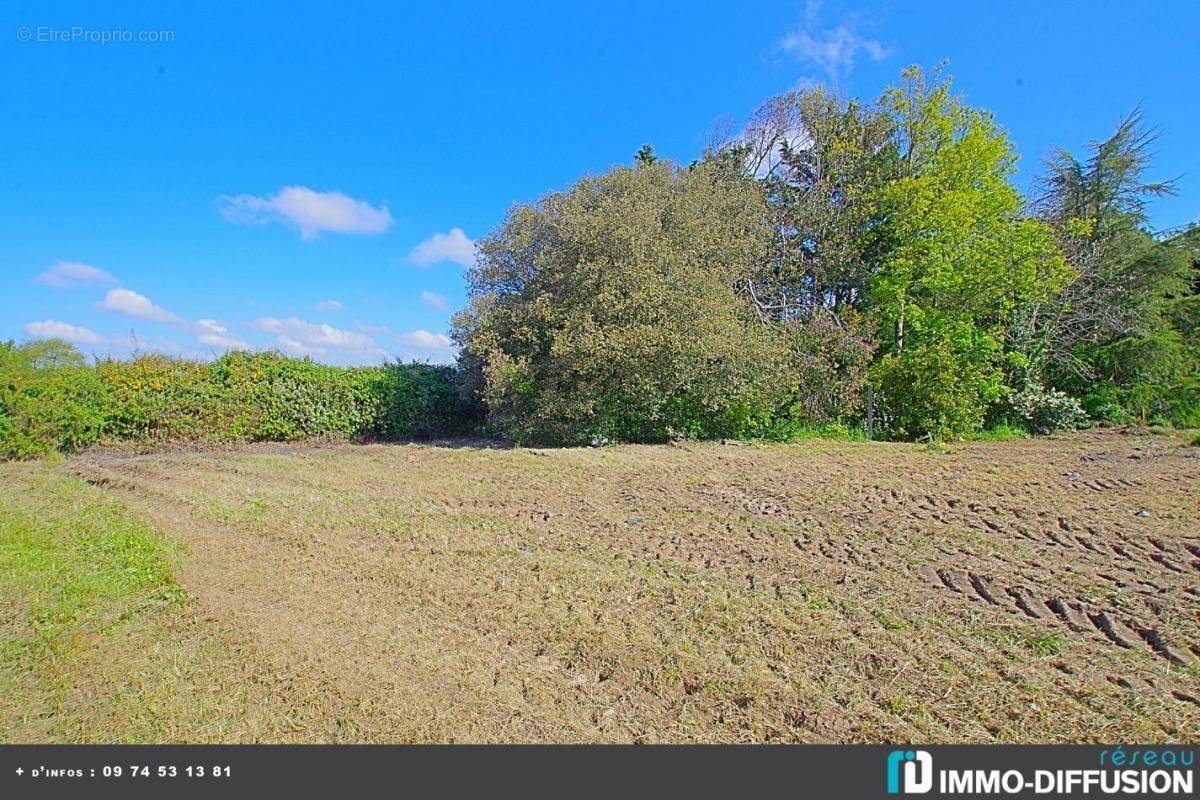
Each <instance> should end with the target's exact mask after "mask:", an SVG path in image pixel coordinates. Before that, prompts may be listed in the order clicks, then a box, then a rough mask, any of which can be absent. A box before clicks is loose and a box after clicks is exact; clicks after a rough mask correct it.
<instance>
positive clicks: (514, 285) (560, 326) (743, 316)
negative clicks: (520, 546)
mask: <svg viewBox="0 0 1200 800" xmlns="http://www.w3.org/2000/svg"><path fill="white" fill-rule="evenodd" d="M766 218H767V207H766V204H765V202H764V201H763V198H762V196H761V193H760V192H759V191H758V189H757V187H756V186H755V185H754V182H753V181H752V180H749V179H747V178H745V177H743V176H741V175H740V174H738V172H737V170H734V169H730V168H728V167H727V166H725V165H722V164H720V163H718V162H716V161H710V162H706V163H704V164H699V165H696V166H695V167H693V168H691V169H682V170H681V169H676V168H674V167H673V166H672V165H670V164H668V163H666V162H663V161H656V160H653V159H652V157H650V156H649V154H644V155H643V156H642V157H641V158H639V160H638V166H636V167H634V168H621V169H616V170H613V171H611V172H609V173H607V174H605V175H602V176H600V177H598V178H588V179H585V180H582V181H580V182H579V183H577V184H576V185H575V186H574V187H572V188H571V189H570V190H569V191H567V192H564V193H555V194H550V195H548V196H546V197H545V198H543V199H542V200H541V201H539V202H538V203H537V204H536V205H532V206H520V207H517V208H515V209H514V210H513V211H512V213H511V214H510V215H509V217H508V219H507V220H506V221H505V222H504V224H503V225H502V226H501V227H500V229H499V230H498V231H496V232H495V233H494V234H493V235H491V236H489V237H488V238H487V239H485V240H484V241H483V242H481V243H480V246H479V258H478V263H477V264H476V266H475V267H474V268H473V269H472V270H471V272H470V276H469V285H470V288H471V293H472V295H473V298H474V300H473V302H472V304H471V306H470V308H469V309H468V310H467V311H465V312H464V313H462V314H460V315H459V316H458V317H457V319H456V331H455V335H456V338H457V339H458V341H459V342H460V343H461V345H462V359H463V362H464V364H465V365H466V367H467V369H468V371H469V374H470V380H471V382H472V384H473V385H474V386H476V387H478V390H479V391H480V393H481V394H482V397H483V399H484V401H485V403H486V405H487V408H488V417H489V421H490V422H491V423H492V424H493V425H494V426H495V427H496V428H497V429H498V430H500V431H501V432H503V433H504V434H506V435H508V436H511V437H513V438H515V439H517V440H519V441H527V442H556V443H571V444H578V443H584V442H588V441H591V440H592V439H594V438H597V437H603V438H606V439H615V440H626V441H628V440H633V441H662V440H665V439H667V438H670V437H675V436H688V437H713V436H729V435H736V434H738V433H739V432H741V431H743V430H745V429H747V428H748V427H753V426H754V425H756V424H759V423H761V422H765V421H767V420H769V418H770V417H771V415H772V413H773V412H774V410H775V407H776V406H777V405H778V404H779V403H780V402H781V401H782V400H783V397H784V395H783V389H784V387H783V386H781V385H780V383H779V377H780V376H781V374H782V373H781V365H782V364H783V362H784V361H785V360H786V352H785V349H784V347H783V346H782V342H781V341H780V340H778V338H777V337H773V336H772V335H771V332H770V331H769V330H768V329H766V328H764V327H763V326H762V325H760V324H758V322H757V321H756V320H754V319H753V317H752V316H751V314H750V313H749V309H748V308H747V307H746V305H745V304H744V303H743V302H742V301H741V300H740V299H739V298H738V296H737V294H736V292H735V290H734V285H735V284H736V283H737V282H738V281H739V280H740V279H742V278H743V276H745V275H746V274H747V273H748V272H749V271H750V270H752V269H754V268H755V266H756V265H757V264H758V263H759V262H760V260H761V258H762V256H763V254H764V253H765V252H766V247H767V241H766V239H767V234H768V230H767V227H766V225H765V224H764V223H765V221H766Z"/></svg>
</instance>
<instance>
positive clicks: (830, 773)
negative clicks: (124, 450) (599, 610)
mask: <svg viewBox="0 0 1200 800" xmlns="http://www.w3.org/2000/svg"><path fill="white" fill-rule="evenodd" d="M1195 760H1196V748H1193V747H1190V746H1148V747H1142V746H1135V745H1124V746H1102V747H1096V746H1047V747H1032V746H944V747H938V746H922V745H911V746H895V747H893V746H811V747H808V746H728V747H701V746H695V747H693V746H649V747H636V746H613V747H605V746H432V745H431V746H366V745H364V746H344V747H333V746H328V747H327V746H223V745H218V746H175V745H168V746H139V745H128V746H126V745H111V746H109V745H103V746H101V745H96V746H89V745H59V746H54V745H44V746H43V745H29V746H24V745H6V746H0V800H5V799H6V798H58V797H88V798H92V797H95V798H107V797H114V798H115V797H120V798H141V797H154V798H165V797H170V798H191V797H220V798H238V797H289V796H300V797H346V798H357V797H464V796H479V797H491V796H496V795H499V796H520V797H525V798H540V797H553V798H579V797H584V798H590V797H597V798H598V797H605V798H611V797H621V798H627V797H653V798H669V797H689V798H707V797H720V798H742V797H756V796H764V797H767V796H769V797H797V798H800V797H819V798H900V797H929V798H936V797H1043V798H1045V797H1126V798H1128V797H1160V798H1161V797H1192V796H1195V794H1196V791H1197V788H1198V787H1197V786H1196V783H1195Z"/></svg>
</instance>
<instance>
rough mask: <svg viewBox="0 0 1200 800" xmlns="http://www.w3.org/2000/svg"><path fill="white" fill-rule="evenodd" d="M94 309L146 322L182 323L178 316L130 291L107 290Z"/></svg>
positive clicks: (143, 296)
mask: <svg viewBox="0 0 1200 800" xmlns="http://www.w3.org/2000/svg"><path fill="white" fill-rule="evenodd" d="M96 307H97V308H99V309H101V310H103V311H111V312H113V313H115V314H124V315H125V316H128V317H134V318H136V319H143V320H146V321H147V322H182V319H181V318H180V317H179V316H178V315H176V314H172V313H171V312H170V311H167V310H166V309H165V308H163V307H162V306H159V305H156V304H154V303H153V302H151V301H150V298H148V297H146V296H145V295H141V294H138V293H137V292H135V291H132V290H130V289H109V290H108V294H106V295H104V299H103V300H101V301H100V302H99V303H97V304H96Z"/></svg>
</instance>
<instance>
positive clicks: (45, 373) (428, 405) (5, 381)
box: [0, 342, 476, 458]
mask: <svg viewBox="0 0 1200 800" xmlns="http://www.w3.org/2000/svg"><path fill="white" fill-rule="evenodd" d="M458 384H459V381H458V370H456V369H455V368H453V367H445V366H433V365H429V364H389V365H385V366H380V367H331V366H326V365H322V364H316V363H313V362H311V361H307V360H300V359H295V358H288V357H286V356H283V355H280V354H278V353H242V352H234V353H229V354H227V355H225V356H222V357H221V358H219V359H217V360H216V361H214V362H212V363H209V364H205V363H199V362H195V361H186V360H180V359H173V358H167V357H165V356H160V355H145V356H139V357H137V358H134V359H132V360H129V361H121V360H117V359H103V360H101V361H99V362H97V364H96V365H95V367H91V366H87V365H85V364H84V359H83V357H82V356H81V355H80V354H79V353H78V351H76V350H74V348H72V347H71V346H70V345H67V344H66V343H62V342H60V343H57V344H55V345H54V346H47V345H46V343H44V342H34V343H28V344H23V345H20V346H17V345H14V344H12V343H0V457H4V458H14V457H15V458H27V457H32V456H37V455H42V454H45V453H48V452H51V451H54V450H62V451H72V450H79V449H82V448H84V447H87V446H89V445H91V444H94V443H97V442H103V441H131V442H137V443H141V444H155V443H161V442H167V441H255V440H295V439H303V438H306V437H313V436H330V437H335V438H341V439H354V438H368V439H403V438H422V437H430V436H438V435H448V434H460V433H467V432H469V431H471V430H472V429H473V428H474V426H475V424H476V416H475V415H474V409H473V408H471V407H469V406H468V405H466V404H464V403H463V401H462V400H461V399H460V397H461V395H460V392H459V385H458Z"/></svg>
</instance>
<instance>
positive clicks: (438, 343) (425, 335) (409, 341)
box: [396, 329, 454, 353]
mask: <svg viewBox="0 0 1200 800" xmlns="http://www.w3.org/2000/svg"><path fill="white" fill-rule="evenodd" d="M396 338H397V339H399V340H400V341H401V342H403V343H404V344H406V345H408V346H409V347H415V348H417V349H419V350H430V351H433V352H436V353H450V352H452V351H453V350H454V343H453V342H452V341H450V337H449V336H447V335H446V334H444V333H430V332H429V331H427V330H424V329H418V330H415V331H409V332H408V333H402V334H400V335H399V336H397V337H396Z"/></svg>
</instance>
